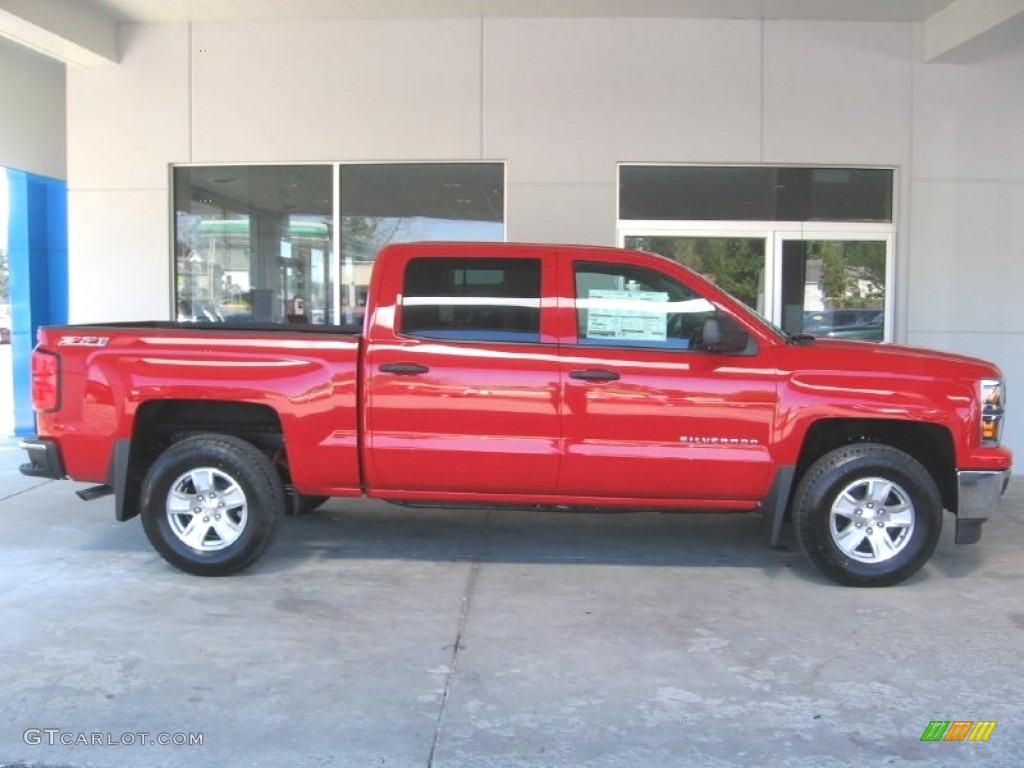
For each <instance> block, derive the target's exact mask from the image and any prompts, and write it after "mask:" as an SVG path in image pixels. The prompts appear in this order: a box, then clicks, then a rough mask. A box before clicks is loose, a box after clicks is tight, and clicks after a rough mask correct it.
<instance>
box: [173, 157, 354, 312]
mask: <svg viewBox="0 0 1024 768" xmlns="http://www.w3.org/2000/svg"><path fill="white" fill-rule="evenodd" d="M331 183H332V182H331V166H329V165H294V166H204V167H179V168H175V169H174V198H175V223H174V229H175V233H174V234H175V302H176V308H177V319H178V320H179V321H184V322H233V323H239V322H241V323H285V322H292V323H307V324H315V325H332V324H335V322H336V319H335V317H334V311H333V292H334V280H335V279H336V277H335V270H334V269H333V267H332V259H331V252H332V225H331V216H332V202H331V198H332V193H331Z"/></svg>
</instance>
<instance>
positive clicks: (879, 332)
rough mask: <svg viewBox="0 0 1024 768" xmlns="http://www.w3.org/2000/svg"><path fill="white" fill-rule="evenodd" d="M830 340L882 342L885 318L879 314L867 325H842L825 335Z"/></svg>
mask: <svg viewBox="0 0 1024 768" xmlns="http://www.w3.org/2000/svg"><path fill="white" fill-rule="evenodd" d="M824 335H825V336H827V337H828V338H830V339H856V340H858V341H882V339H883V338H884V336H885V316H884V314H883V313H882V312H879V313H878V314H877V315H876V316H875V317H873V318H871V320H869V321H868V322H866V323H859V324H856V325H840V326H838V327H835V328H833V329H832V330H831V331H828V332H827V333H825V334H824Z"/></svg>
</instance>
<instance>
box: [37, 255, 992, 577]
mask: <svg viewBox="0 0 1024 768" xmlns="http://www.w3.org/2000/svg"><path fill="white" fill-rule="evenodd" d="M38 341H39V343H38V347H37V348H36V350H35V352H34V353H33V368H32V371H33V373H32V375H33V382H32V384H33V399H34V405H35V408H36V410H37V413H38V415H37V423H38V435H37V437H35V438H32V439H29V440H26V441H24V446H25V448H26V449H27V451H28V454H29V459H30V461H29V463H27V464H25V465H24V466H23V467H22V471H23V472H24V473H26V474H29V475H35V476H43V477H52V478H65V477H67V478H71V479H73V480H78V481H88V482H93V483H98V484H99V485H98V486H97V487H95V488H92V489H89V490H87V491H84V492H80V494H79V495H82V496H84V497H86V498H91V497H94V496H99V495H102V494H105V493H108V492H113V493H114V494H115V509H116V516H117V518H118V519H119V520H127V519H129V518H131V517H133V516H135V515H138V514H141V516H142V521H143V527H144V529H145V531H146V533H147V535H148V537H149V539H150V541H151V542H152V543H153V545H154V546H155V547H156V549H157V550H158V551H159V552H160V554H161V555H162V556H163V557H164V558H166V559H167V560H168V561H169V562H171V563H172V564H174V565H176V566H178V567H179V568H182V569H184V570H186V571H189V572H192V573H196V574H201V575H221V574H226V573H231V572H233V571H237V570H239V569H241V568H244V567H245V566H247V565H249V564H250V563H252V562H253V561H255V560H256V559H257V558H258V557H259V556H260V555H261V554H262V552H263V551H264V550H265V549H266V547H267V546H268V545H269V543H270V542H271V540H272V539H273V537H274V534H275V532H276V530H277V527H278V524H279V521H280V519H281V518H282V516H283V515H285V514H286V513H287V512H289V511H291V512H297V511H303V510H305V509H309V508H313V507H315V506H316V505H317V504H318V503H320V502H322V501H323V500H324V499H325V498H326V497H332V496H350V497H351V496H361V495H365V496H369V497H372V498H379V499H386V500H390V501H397V502H403V503H414V504H436V505H445V506H455V505H477V506H484V505H487V506H490V505H510V506H520V507H522V506H530V507H534V506H537V505H541V506H552V507H584V508H591V507H604V508H608V507H611V508H624V509H662V510H687V509H690V510H751V511H754V510H756V511H760V512H761V513H762V514H764V516H765V520H766V523H767V524H768V525H767V530H768V533H769V537H770V540H771V542H772V543H775V542H777V541H778V537H779V532H780V528H781V526H782V523H783V520H784V519H791V520H792V522H793V525H794V532H795V537H796V540H797V543H798V544H799V546H800V548H801V549H802V550H803V552H804V553H805V554H806V555H807V557H808V558H809V559H810V561H811V562H812V563H814V564H815V565H816V566H817V567H818V568H819V569H820V570H821V571H822V572H824V573H825V574H826V575H828V576H829V577H831V578H832V579H834V580H836V581H839V582H841V583H844V584H850V585H865V586H877V585H886V584H891V583H895V582H897V581H900V580H902V579H904V578H906V577H907V576H909V575H910V574H912V573H914V572H915V571H917V570H918V569H919V568H920V567H921V566H922V565H923V564H924V562H925V561H926V560H927V559H928V557H929V556H930V554H931V552H932V550H933V549H934V547H935V546H936V543H937V541H938V536H939V531H940V527H941V523H942V513H943V509H946V510H949V511H951V512H953V513H954V514H955V515H956V526H957V531H956V540H957V542H958V543H971V542H974V541H976V540H977V539H978V538H979V536H980V531H981V524H982V522H983V521H984V520H985V519H986V518H987V517H988V516H989V515H990V514H992V513H993V512H994V511H995V510H996V509H997V506H998V501H999V499H1000V497H1001V495H1002V493H1003V491H1004V490H1005V486H1006V483H1007V481H1008V479H1009V476H1010V468H1011V455H1010V452H1009V451H1008V450H1007V449H1006V448H1005V447H1003V446H1002V445H1001V444H1000V432H1001V427H1002V420H1003V384H1002V377H1001V374H1000V372H999V370H998V369H997V368H996V367H995V366H993V365H991V364H989V363H985V362H982V361H980V360H975V359H972V358H967V357H961V356H955V355H950V354H943V353H939V352H930V351H925V350H920V349H914V348H908V347H897V346H889V345H875V344H869V343H865V342H851V341H833V340H816V339H813V338H810V337H805V336H797V337H791V336H789V335H787V334H785V333H783V332H782V331H780V330H778V329H776V328H774V327H773V326H772V325H771V324H769V323H767V322H766V321H764V320H762V319H761V318H760V317H758V316H757V315H756V314H754V313H753V312H751V311H750V310H749V309H747V308H746V307H745V306H743V305H742V304H740V303H739V302H737V301H736V300H734V299H733V298H731V297H730V296H729V295H728V294H726V293H724V292H722V291H721V290H719V289H718V288H717V287H715V286H714V285H713V284H711V283H710V282H708V281H706V280H704V279H703V278H701V277H700V276H698V275H697V274H695V273H693V272H692V271H690V270H688V269H686V268H684V267H682V266H680V265H678V264H676V263H675V262H672V261H670V260H668V259H664V258H662V257H659V256H654V255H651V254H645V253H637V252H631V251H624V250H619V249H613V248H599V247H583V246H551V245H520V244H513V243H499V244H495V243H486V244H484V243H416V244H404V245H395V246H390V247H388V248H386V249H384V250H383V251H382V252H381V254H380V256H379V257H378V260H377V263H376V265H375V268H374V272H373V277H372V282H371V286H370V291H369V297H368V302H367V312H366V316H365V318H364V328H363V331H362V332H361V333H357V332H344V331H343V330H341V329H335V328H325V327H323V326H319V327H318V326H309V327H305V328H301V329H300V328H298V327H296V326H264V327H257V326H252V325H239V326H229V325H226V324H211V325H202V326H197V325H193V324H182V323H135V324H101V325H89V326H70V327H48V328H43V329H41V330H40V332H39V337H38Z"/></svg>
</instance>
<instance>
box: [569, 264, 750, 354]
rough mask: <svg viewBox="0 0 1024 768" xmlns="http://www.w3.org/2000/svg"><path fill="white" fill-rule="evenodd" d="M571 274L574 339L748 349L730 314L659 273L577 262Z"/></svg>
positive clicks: (594, 342)
mask: <svg viewBox="0 0 1024 768" xmlns="http://www.w3.org/2000/svg"><path fill="white" fill-rule="evenodd" d="M575 277H576V323H577V340H578V342H579V343H580V344H582V345H590V346H615V347H642V348H655V349H692V350H698V351H702V352H724V353H730V354H745V353H749V352H750V351H751V349H750V347H751V340H750V338H749V336H748V335H747V334H746V333H745V332H744V331H743V329H742V328H741V327H740V326H739V325H738V324H737V323H736V322H735V321H734V320H732V318H729V317H726V316H725V315H722V314H721V313H720V312H718V310H717V309H716V308H715V306H714V305H713V304H712V303H711V302H710V301H708V300H707V299H705V298H704V297H703V296H701V295H699V294H697V293H695V292H694V291H693V290H692V289H690V288H688V287H687V286H685V285H683V284H682V283H679V282H677V281H675V280H673V279H672V278H670V277H668V276H666V275H663V274H661V273H660V272H656V271H654V270H650V269H645V268H643V267H634V266H630V265H626V264H609V263H603V262H578V263H577V264H576V265H575Z"/></svg>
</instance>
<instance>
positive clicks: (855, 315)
mask: <svg viewBox="0 0 1024 768" xmlns="http://www.w3.org/2000/svg"><path fill="white" fill-rule="evenodd" d="M804 333H808V334H810V335H812V336H822V337H825V338H830V339H857V340H860V341H882V339H883V338H884V336H885V312H883V311H882V310H881V309H879V308H877V307H875V308H873V309H827V310H820V311H812V312H804Z"/></svg>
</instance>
